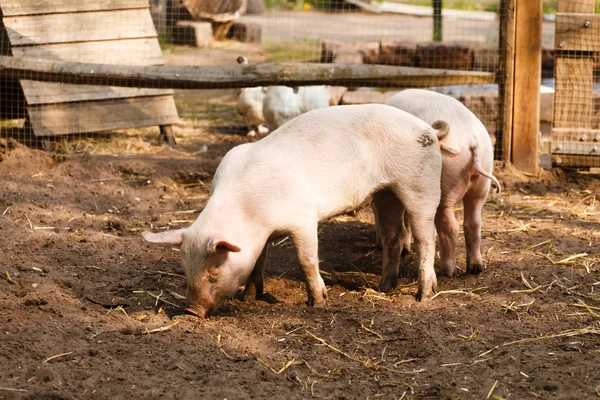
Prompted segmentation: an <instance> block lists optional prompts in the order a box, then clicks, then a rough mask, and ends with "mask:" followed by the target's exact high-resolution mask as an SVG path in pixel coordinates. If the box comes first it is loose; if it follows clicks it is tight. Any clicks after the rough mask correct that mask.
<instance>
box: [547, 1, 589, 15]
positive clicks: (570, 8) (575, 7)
mask: <svg viewBox="0 0 600 400" xmlns="http://www.w3.org/2000/svg"><path fill="white" fill-rule="evenodd" d="M556 12H557V13H593V12H594V0H560V1H558V2H557V5H556Z"/></svg>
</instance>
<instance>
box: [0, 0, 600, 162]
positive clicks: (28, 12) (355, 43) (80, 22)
mask: <svg viewBox="0 0 600 400" xmlns="http://www.w3.org/2000/svg"><path fill="white" fill-rule="evenodd" d="M560 1H561V0H559V3H560ZM568 3H569V4H571V5H573V7H579V6H581V7H584V6H585V7H589V4H590V3H591V7H592V10H591V11H589V10H587V11H586V13H593V12H594V10H593V8H594V0H590V1H586V0H579V1H570V2H568ZM579 3H581V4H579ZM556 7H557V4H556V1H548V2H545V3H544V11H545V14H544V25H543V43H542V44H543V65H542V68H543V71H544V78H545V79H544V81H543V85H544V87H545V88H544V87H543V88H542V96H544V97H543V99H542V110H541V119H542V121H543V122H542V134H543V135H544V138H546V139H547V137H549V136H550V132H551V135H552V141H559V140H558V138H557V136H556V135H557V134H558V133H557V132H561V131H560V129H559V128H561V129H562V128H563V127H564V128H577V132H579V131H580V130H581V129H589V130H592V131H590V132H588V133H586V137H588V138H593V139H592V140H594V139H595V138H596V136H594V135H595V132H593V130H595V129H598V121H599V118H596V117H595V116H596V115H597V114H598V111H597V109H598V108H600V106H597V105H596V102H595V101H594V102H592V101H590V100H591V99H592V98H593V99H595V98H596V96H594V95H593V94H590V93H591V90H588V89H590V87H593V86H594V84H593V81H594V71H595V67H596V65H595V63H594V62H593V60H594V58H593V54H594V53H593V51H594V50H595V49H594V46H597V44H596V43H598V42H599V41H598V40H596V42H593V41H591V39H590V40H589V41H588V42H586V43H584V44H585V46H583V47H582V48H581V49H579V48H578V49H573V50H571V47H568V50H567V48H563V49H560V50H558V49H557V50H555V49H554V46H555V43H554V42H555V40H554V28H555V24H558V22H555V20H556V19H557V15H556ZM597 9H598V7H597V5H596V10H597ZM0 10H1V11H2V25H1V26H0V30H1V31H2V36H1V37H2V39H1V40H2V41H1V43H0V50H1V55H6V56H15V57H28V58H31V59H35V60H42V59H43V60H63V61H75V62H89V63H99V64H114V65H170V66H211V65H212V66H214V65H229V64H236V63H237V62H238V61H237V60H238V57H239V56H244V57H245V58H246V59H247V61H248V63H250V64H253V63H259V62H276V63H282V62H286V63H287V62H294V63H296V62H303V63H333V64H337V63H355V64H373V65H395V66H405V67H417V68H424V69H432V68H437V69H445V70H453V71H471V72H474V73H477V72H481V73H482V75H483V74H485V73H492V74H493V73H495V72H497V70H498V66H499V64H500V63H501V62H502V60H501V52H500V51H499V28H500V20H501V18H502V16H503V15H506V13H507V10H504V9H502V6H501V2H500V1H499V0H479V1H475V0H473V1H471V0H443V1H442V0H433V1H427V0H405V1H402V0H384V1H380V0H313V1H307V0H304V1H302V0H296V1H285V0H264V1H263V0H204V1H203V0H150V1H148V0H118V1H112V2H100V1H94V2H79V1H75V0H73V1H61V2H52V1H50V0H44V1H33V0H21V1H14V0H12V1H11V0H0ZM557 26H558V25H557ZM594 26H595V20H594ZM599 26H600V24H599ZM590 31H595V30H594V29H592V30H590ZM581 40H583V41H585V40H587V39H585V40H584V39H581ZM555 52H558V53H560V55H561V57H562V58H560V60H563V61H561V62H562V64H561V63H557V65H556V67H555V65H554V58H555V57H554V54H555ZM578 54H579V56H578ZM582 60H583V61H582ZM585 60H587V61H585ZM561 68H562V69H561ZM563 69H566V70H567V71H568V73H567V76H568V78H563V80H561V79H560V78H558V77H557V80H556V85H555V84H554V71H555V70H556V74H557V75H560V74H561V71H563ZM36 78H38V77H37V76H35V74H32V76H31V77H30V79H19V80H7V79H4V80H2V81H1V82H0V95H1V96H2V97H1V98H2V101H1V104H2V107H0V109H1V114H2V116H1V119H2V124H1V130H0V137H3V138H8V137H12V138H15V139H16V140H18V141H22V142H24V143H26V144H30V145H37V144H40V143H41V145H42V146H44V147H45V148H47V149H51V150H54V151H63V152H85V151H91V150H94V151H102V148H103V145H104V144H106V143H110V142H111V141H113V142H114V141H119V140H123V139H126V140H127V142H126V143H127V144H126V145H124V147H123V146H121V147H119V149H118V150H116V149H115V146H112V147H110V146H108V147H107V150H106V151H128V152H135V151H149V150H148V149H151V148H155V147H159V146H161V143H162V142H161V140H162V139H160V138H161V137H162V138H163V139H165V138H166V139H169V138H170V137H171V135H173V136H175V137H177V140H178V143H179V145H185V144H186V143H196V144H202V140H203V135H207V134H218V135H231V134H236V135H246V134H248V133H250V134H252V133H255V132H257V133H259V134H263V133H264V132H266V130H267V129H268V123H267V122H264V123H263V122H262V121H261V118H260V116H259V117H258V118H254V119H252V118H250V117H249V116H248V112H246V113H245V114H246V115H245V116H242V115H241V113H240V111H241V110H240V107H241V106H240V100H239V97H240V92H243V91H241V90H240V89H233V88H229V89H227V88H225V89H224V88H218V89H217V88H216V87H215V88H214V89H203V90H182V89H177V90H171V89H168V88H167V89H165V88H160V89H159V88H152V87H145V88H125V87H116V86H104V85H103V86H93V85H82V84H74V83H70V81H69V77H68V76H65V77H64V79H63V81H62V82H61V83H57V82H40V81H38V80H36ZM110 82H111V81H110V80H109V78H107V80H106V83H107V85H109V84H110ZM441 82H442V84H440V85H436V86H435V87H432V89H433V90H436V91H439V92H442V93H446V94H449V95H451V96H453V97H455V98H457V99H459V100H460V101H461V102H462V103H464V104H465V105H466V106H467V107H468V108H469V109H471V110H472V111H473V112H474V113H475V114H476V115H477V116H478V117H479V118H480V119H481V121H482V122H483V123H484V125H485V126H486V128H487V129H488V131H489V133H490V136H491V138H492V140H493V141H494V140H496V134H497V132H498V131H499V129H500V127H499V126H498V120H499V109H500V102H499V97H498V87H497V85H496V84H464V81H463V80H460V79H453V78H446V79H443V80H442V81H441ZM275 83H276V82H274V84H275ZM584 83H585V85H587V86H585V85H584ZM561 84H562V85H566V86H567V87H568V88H569V89H568V90H567V94H565V96H564V98H562V97H560V96H557V100H556V101H557V104H566V105H570V107H571V108H568V107H567V108H568V110H567V111H564V110H563V108H561V107H562V106H561V105H558V106H557V108H555V110H554V114H553V111H552V104H553V101H554V94H553V92H554V87H555V86H556V87H557V90H558V89H559V87H560V85H561ZM414 86H418V87H423V86H426V85H425V84H424V83H423V82H419V78H416V79H415V81H414ZM584 86H585V89H584ZM401 89H402V88H401V87H397V86H394V85H382V86H377V87H373V86H372V85H369V84H368V82H366V83H365V85H364V86H361V85H358V86H357V87H328V88H327V91H325V92H322V93H321V94H318V95H321V96H327V104H328V105H334V104H360V103H383V102H385V101H386V100H387V99H388V98H389V97H390V96H391V95H393V94H394V93H396V92H398V91H399V90H401ZM290 90H292V89H290ZM246 92H251V91H246ZM263 92H264V90H263ZM323 93H324V94H323ZM260 96H261V95H259V97H258V99H259V100H256V103H257V108H259V109H260V104H259V103H261V101H260V99H261V97H260ZM250 97H251V96H250ZM569 110H570V111H569ZM557 117H558V118H559V119H560V121H562V122H561V123H560V124H559V123H558V122H557V121H556V118H557ZM553 118H555V122H554V124H553V123H552V120H553ZM262 119H264V117H263V118H262ZM583 120H585V121H588V123H584V122H580V121H583ZM576 121H577V122H576ZM569 124H570V125H569ZM586 132H587V131H586ZM571 134H572V133H571ZM561 140H562V139H561ZM568 140H571V139H568ZM578 140H579V139H578ZM569 146H571V145H569ZM569 146H567V147H569ZM117 147H118V146H117ZM571 147H573V146H571ZM554 148H555V147H551V152H553V151H554ZM111 149H112V150H111ZM586 149H587V148H586ZM586 151H587V150H586ZM552 154H553V163H554V164H558V163H560V164H561V165H563V166H566V165H570V164H569V163H570V162H571V161H567V159H566V158H565V157H564V156H562V155H561V159H560V162H558V161H557V160H558V158H557V157H558V156H555V155H554V153H552ZM501 156H502V154H501V149H499V148H498V146H497V149H496V158H500V157H501ZM573 165H575V164H573Z"/></svg>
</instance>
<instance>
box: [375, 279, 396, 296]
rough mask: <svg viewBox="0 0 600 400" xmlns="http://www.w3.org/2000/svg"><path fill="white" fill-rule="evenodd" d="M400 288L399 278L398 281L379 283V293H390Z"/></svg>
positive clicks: (390, 280)
mask: <svg viewBox="0 0 600 400" xmlns="http://www.w3.org/2000/svg"><path fill="white" fill-rule="evenodd" d="M396 286H398V278H396V279H384V278H382V279H381V282H379V291H380V292H382V293H388V292H389V291H391V290H392V289H394V288H395V287H396Z"/></svg>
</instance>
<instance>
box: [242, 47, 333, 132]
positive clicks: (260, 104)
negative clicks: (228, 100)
mask: <svg viewBox="0 0 600 400" xmlns="http://www.w3.org/2000/svg"><path fill="white" fill-rule="evenodd" d="M237 62H238V64H248V60H247V59H246V57H243V56H240V57H238V58H237ZM330 97H331V93H330V88H329V86H323V85H321V86H300V87H297V88H296V87H295V88H291V87H288V86H269V87H261V86H259V87H253V88H244V89H242V90H240V93H239V95H238V100H237V103H238V112H239V113H240V114H241V115H242V118H243V119H244V122H245V123H246V125H247V126H248V129H249V131H248V136H254V135H256V134H258V135H264V134H266V133H267V132H273V131H274V130H275V129H277V128H279V127H280V126H281V125H283V124H285V123H286V122H287V121H289V120H291V119H292V118H295V117H297V116H299V115H301V114H304V113H305V112H308V111H310V110H316V109H318V108H324V107H329V105H330V104H329V101H330ZM264 122H266V124H267V127H265V126H264V125H263V123H264Z"/></svg>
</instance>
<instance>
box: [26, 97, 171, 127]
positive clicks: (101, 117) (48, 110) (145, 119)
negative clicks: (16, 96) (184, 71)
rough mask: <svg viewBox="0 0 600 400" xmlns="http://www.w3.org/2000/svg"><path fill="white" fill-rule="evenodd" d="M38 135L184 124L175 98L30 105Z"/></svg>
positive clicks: (28, 109)
mask: <svg viewBox="0 0 600 400" xmlns="http://www.w3.org/2000/svg"><path fill="white" fill-rule="evenodd" d="M27 111H28V114H29V119H30V122H31V126H32V128H33V132H34V134H35V136H58V135H67V134H73V133H89V132H102V131H110V130H114V129H127V128H137V127H142V126H153V125H173V124H178V123H180V122H181V121H180V120H179V116H178V115H177V109H176V108H175V102H174V101H173V96H170V95H169V96H152V97H135V98H130V99H119V100H116V101H115V100H102V101H95V102H79V103H62V104H51V105H40V106H28V107H27Z"/></svg>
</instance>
